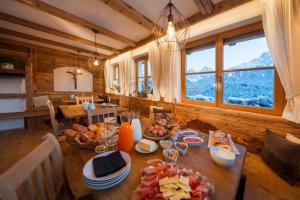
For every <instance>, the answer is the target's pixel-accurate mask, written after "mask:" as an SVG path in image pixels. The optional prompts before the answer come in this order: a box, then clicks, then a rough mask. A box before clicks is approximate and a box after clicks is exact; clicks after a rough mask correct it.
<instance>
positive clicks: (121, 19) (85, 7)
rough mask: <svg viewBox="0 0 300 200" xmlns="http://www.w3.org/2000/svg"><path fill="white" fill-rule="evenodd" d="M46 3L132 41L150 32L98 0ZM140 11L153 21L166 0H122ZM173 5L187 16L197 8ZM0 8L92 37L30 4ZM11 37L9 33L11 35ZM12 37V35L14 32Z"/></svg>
mask: <svg viewBox="0 0 300 200" xmlns="http://www.w3.org/2000/svg"><path fill="white" fill-rule="evenodd" d="M42 1H44V2H46V3H48V4H51V5H53V6H55V7H58V8H60V9H62V10H64V11H66V12H69V13H71V14H73V15H76V16H78V17H80V18H83V19H85V20H88V21H90V22H93V23H95V24H97V25H100V26H103V27H105V28H106V29H109V30H111V31H113V32H115V33H117V34H119V35H122V36H124V37H127V38H129V39H131V40H133V41H136V42H138V41H140V40H142V39H144V38H146V37H148V36H149V35H150V34H151V33H150V31H149V30H147V29H145V28H144V27H142V26H140V25H139V24H136V23H134V22H133V21H131V20H130V19H128V18H127V17H125V16H123V15H122V14H120V13H119V12H117V11H115V10H113V9H111V8H110V7H108V6H107V5H105V4H104V3H102V2H101V1H99V0H42ZM123 1H124V2H126V3H127V4H129V5H130V6H132V7H133V8H135V9H136V10H138V11H140V13H142V14H143V15H145V16H146V17H148V18H149V19H150V20H152V21H154V20H155V17H156V15H157V14H158V13H159V11H160V10H162V9H163V8H164V6H165V5H166V4H167V3H168V2H169V0H123ZM212 1H213V3H218V2H220V1H222V0H212ZM172 2H173V3H174V4H175V6H176V7H177V9H178V10H179V11H180V12H181V13H182V14H183V15H184V16H185V17H189V16H191V15H193V14H195V13H197V12H199V9H198V8H197V6H196V4H195V3H194V1H193V0H173V1H172ZM0 12H3V13H6V14H9V15H13V16H15V17H18V18H22V19H25V20H28V21H32V22H35V23H38V24H41V25H44V26H48V27H51V28H54V29H57V30H60V31H63V32H66V33H69V34H72V35H76V36H79V37H82V38H85V39H88V40H91V41H93V40H94V33H93V32H92V31H91V30H89V29H87V28H84V27H81V26H79V25H76V24H73V23H70V22H68V21H66V20H63V19H61V18H58V17H55V16H53V15H50V14H48V13H46V12H43V11H41V10H38V9H36V8H32V7H30V6H27V5H25V4H22V3H19V2H16V1H14V0H1V6H0ZM0 27H3V28H6V29H10V30H14V31H19V32H22V33H26V34H29V35H33V36H37V37H42V38H46V39H49V40H53V41H57V42H61V43H65V44H69V45H73V46H76V47H80V48H84V49H87V50H92V51H93V50H94V48H93V47H92V46H89V45H85V44H81V43H79V42H75V41H73V40H69V39H65V38H62V37H59V36H56V35H52V34H48V33H45V32H41V31H37V30H35V29H31V28H27V27H24V26H20V25H17V24H14V23H10V22H6V21H2V20H0ZM11 37H12V36H11ZM13 38H16V37H15V36H14V37H13ZM97 42H98V43H101V44H104V45H107V46H109V47H113V48H115V49H119V50H121V49H124V48H125V47H127V46H128V45H127V44H125V43H123V42H120V41H118V40H115V39H112V38H110V37H107V36H104V35H101V34H98V35H97ZM98 52H100V53H102V54H105V55H112V54H113V52H110V51H107V50H103V49H100V48H98Z"/></svg>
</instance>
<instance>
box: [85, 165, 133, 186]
mask: <svg viewBox="0 0 300 200" xmlns="http://www.w3.org/2000/svg"><path fill="white" fill-rule="evenodd" d="M130 168H131V167H129V168H128V169H127V170H126V171H124V173H123V174H120V176H117V177H115V178H112V179H110V180H105V181H93V180H90V179H88V178H86V177H85V176H82V178H83V180H84V181H85V182H88V183H92V184H107V183H111V182H114V181H116V180H118V179H120V178H121V177H122V176H123V175H124V174H126V173H127V174H128V173H129V170H130Z"/></svg>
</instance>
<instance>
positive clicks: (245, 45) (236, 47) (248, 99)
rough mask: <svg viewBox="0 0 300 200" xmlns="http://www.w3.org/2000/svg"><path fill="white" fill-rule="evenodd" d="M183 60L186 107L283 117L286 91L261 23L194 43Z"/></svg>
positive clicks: (183, 52) (184, 53)
mask: <svg viewBox="0 0 300 200" xmlns="http://www.w3.org/2000/svg"><path fill="white" fill-rule="evenodd" d="M182 54H183V63H182V66H183V67H182V72H183V73H182V74H184V76H183V81H182V88H183V94H182V96H183V102H186V103H197V104H205V105H212V106H218V107H223V108H231V109H238V110H246V111H253V112H259V113H267V114H278V115H279V114H281V112H282V109H283V101H284V95H283V89H282V86H281V84H280V81H279V78H278V75H277V72H276V70H275V67H274V64H273V61H272V58H271V55H270V52H269V49H268V46H267V43H266V38H265V36H264V33H263V29H262V25H261V23H256V24H252V25H248V26H246V27H242V28H238V29H235V30H232V31H228V32H225V33H221V34H218V35H216V36H213V37H209V38H205V39H201V40H198V41H195V42H191V43H189V44H187V45H186V49H184V50H183V51H182Z"/></svg>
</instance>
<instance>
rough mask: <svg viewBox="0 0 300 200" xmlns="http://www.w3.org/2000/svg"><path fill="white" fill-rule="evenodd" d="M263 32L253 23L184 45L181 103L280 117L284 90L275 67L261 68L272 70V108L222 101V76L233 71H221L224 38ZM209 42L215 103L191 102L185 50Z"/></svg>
mask: <svg viewBox="0 0 300 200" xmlns="http://www.w3.org/2000/svg"><path fill="white" fill-rule="evenodd" d="M259 30H263V27H262V23H261V22H258V23H254V24H250V25H247V26H243V27H240V28H236V29H233V30H230V31H226V32H223V33H219V34H217V35H214V36H210V37H207V38H203V39H200V40H196V41H192V42H190V43H188V44H186V47H185V48H184V49H182V51H181V60H182V62H181V76H182V77H181V88H182V89H181V94H182V102H183V103H188V104H198V105H205V106H213V107H220V108H225V109H232V110H241V111H248V112H255V113H262V114H270V115H281V114H282V111H283V107H284V102H285V98H284V90H283V87H282V85H281V82H280V80H279V76H278V73H277V71H276V68H275V66H272V67H271V66H266V67H264V68H263V67H262V68H263V69H274V82H273V83H274V85H273V86H274V91H273V94H274V104H273V108H261V107H255V106H244V105H238V104H229V103H225V102H224V100H223V94H224V88H223V86H224V84H223V75H224V73H225V72H228V71H233V70H224V69H223V56H224V55H223V47H224V45H223V44H224V40H225V39H226V38H230V37H235V36H239V35H242V34H247V33H251V32H254V31H259ZM211 42H215V49H216V58H215V59H216V62H215V63H216V68H215V77H216V78H215V93H216V94H215V102H208V101H201V100H191V99H187V97H186V50H187V49H190V48H196V47H197V46H202V45H206V44H209V43H211ZM251 69H252V70H254V69H255V70H260V69H261V68H247V69H240V70H234V71H242V70H243V71H249V70H251Z"/></svg>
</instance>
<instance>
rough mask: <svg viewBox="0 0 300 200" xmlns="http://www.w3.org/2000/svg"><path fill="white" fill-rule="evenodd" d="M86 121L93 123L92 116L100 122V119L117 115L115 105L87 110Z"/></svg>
mask: <svg viewBox="0 0 300 200" xmlns="http://www.w3.org/2000/svg"><path fill="white" fill-rule="evenodd" d="M87 113H88V123H89V124H92V123H94V121H93V118H95V117H96V119H97V122H100V119H103V122H104V118H106V117H115V118H116V117H117V109H116V108H115V107H112V108H100V109H99V108H97V109H95V110H88V111H87Z"/></svg>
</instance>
